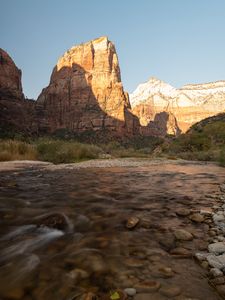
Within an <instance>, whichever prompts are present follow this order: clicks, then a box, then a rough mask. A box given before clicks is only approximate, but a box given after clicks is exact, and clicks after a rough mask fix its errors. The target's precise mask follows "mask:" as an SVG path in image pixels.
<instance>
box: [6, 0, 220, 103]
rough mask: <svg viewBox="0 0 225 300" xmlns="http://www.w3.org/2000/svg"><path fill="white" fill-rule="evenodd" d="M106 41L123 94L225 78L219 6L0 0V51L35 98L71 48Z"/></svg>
mask: <svg viewBox="0 0 225 300" xmlns="http://www.w3.org/2000/svg"><path fill="white" fill-rule="evenodd" d="M102 35H107V36H108V37H109V39H110V40H112V41H113V42H114V43H115V45H116V49H117V53H118V56H119V62H120V68H121V73H122V81H123V84H124V87H125V90H127V91H129V92H132V91H133V90H134V89H135V88H136V86H137V85H138V84H139V83H141V82H144V81H146V80H148V78H149V77H151V76H155V77H158V78H160V79H162V80H164V81H166V82H168V83H170V84H172V85H174V86H175V87H180V86H182V85H183V84H186V83H200V82H209V81H215V80H221V79H224V80H225V0H0V47H1V48H3V49H5V50H6V51H7V52H8V53H9V54H10V55H11V57H12V58H13V59H14V60H15V62H16V64H17V66H18V67H19V68H20V69H22V71H23V88H24V93H25V95H27V96H28V97H34V98H36V97H37V95H38V94H39V93H40V92H41V89H42V88H44V87H45V86H46V85H48V82H49V78H50V74H51V72H52V69H53V67H54V65H55V64H56V62H57V59H58V58H59V57H60V56H61V55H62V54H63V53H64V52H65V51H66V50H67V49H69V48H70V47H72V46H73V45H77V44H79V43H81V42H86V41H89V40H91V39H94V38H96V37H99V36H102Z"/></svg>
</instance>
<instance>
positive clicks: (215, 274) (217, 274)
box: [209, 268, 223, 277]
mask: <svg viewBox="0 0 225 300" xmlns="http://www.w3.org/2000/svg"><path fill="white" fill-rule="evenodd" d="M209 274H210V275H211V276H212V277H221V276H223V272H222V271H220V269H218V268H212V269H211V270H210V271H209Z"/></svg>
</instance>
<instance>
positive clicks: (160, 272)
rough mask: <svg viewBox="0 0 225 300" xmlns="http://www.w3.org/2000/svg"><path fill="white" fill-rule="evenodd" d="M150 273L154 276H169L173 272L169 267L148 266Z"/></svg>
mask: <svg viewBox="0 0 225 300" xmlns="http://www.w3.org/2000/svg"><path fill="white" fill-rule="evenodd" d="M150 270H151V271H152V272H151V274H152V276H153V277H155V278H170V277H173V276H174V272H173V270H172V269H171V268H170V267H166V266H161V267H159V268H153V269H152V268H150Z"/></svg>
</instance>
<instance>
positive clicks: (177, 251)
mask: <svg viewBox="0 0 225 300" xmlns="http://www.w3.org/2000/svg"><path fill="white" fill-rule="evenodd" d="M170 254H172V255H174V256H175V257H178V258H187V257H191V256H192V253H191V251H189V250H188V249H186V248H182V247H177V248H174V249H172V250H171V251H170Z"/></svg>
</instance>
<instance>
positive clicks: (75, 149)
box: [37, 140, 102, 164]
mask: <svg viewBox="0 0 225 300" xmlns="http://www.w3.org/2000/svg"><path fill="white" fill-rule="evenodd" d="M37 152H38V158H39V159H40V160H43V161H50V162H53V163H56V164H57V163H72V162H76V161H80V160H84V159H91V158H97V157H98V156H99V154H100V153H101V152H102V150H101V149H100V148H99V147H97V146H95V145H88V144H81V143H78V142H66V141H62V140H55V141H54V140H41V141H38V142H37Z"/></svg>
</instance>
